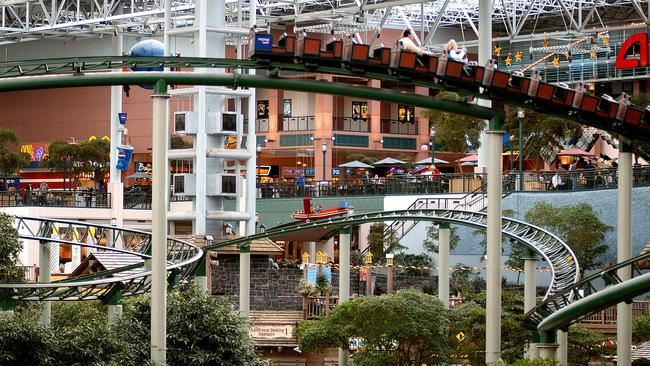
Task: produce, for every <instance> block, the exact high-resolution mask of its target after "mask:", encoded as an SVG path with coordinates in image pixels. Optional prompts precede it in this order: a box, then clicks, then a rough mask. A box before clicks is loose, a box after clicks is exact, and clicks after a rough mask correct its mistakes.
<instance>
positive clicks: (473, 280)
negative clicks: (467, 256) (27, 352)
mask: <svg viewBox="0 0 650 366" xmlns="http://www.w3.org/2000/svg"><path fill="white" fill-rule="evenodd" d="M454 267H455V268H465V267H466V266H465V264H463V263H456V265H454ZM482 289H485V280H483V277H481V274H480V273H478V272H474V271H472V270H469V269H467V270H456V271H453V272H451V276H450V277H449V290H450V292H451V293H452V294H456V295H457V296H462V297H463V298H464V297H465V295H468V294H471V293H474V292H477V291H481V290H482Z"/></svg>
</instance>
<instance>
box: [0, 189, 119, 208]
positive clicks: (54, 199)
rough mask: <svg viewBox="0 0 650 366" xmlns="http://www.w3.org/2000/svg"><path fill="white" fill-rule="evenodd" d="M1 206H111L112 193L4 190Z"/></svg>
mask: <svg viewBox="0 0 650 366" xmlns="http://www.w3.org/2000/svg"><path fill="white" fill-rule="evenodd" d="M0 206H2V207H11V206H44V207H77V208H80V207H85V208H110V207H111V194H110V193H106V192H95V191H93V192H88V191H76V192H75V191H57V190H48V191H45V192H41V191H16V192H7V191H2V192H0Z"/></svg>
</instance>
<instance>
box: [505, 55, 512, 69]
mask: <svg viewBox="0 0 650 366" xmlns="http://www.w3.org/2000/svg"><path fill="white" fill-rule="evenodd" d="M506 65H507V66H512V57H510V55H509V54H508V57H506Z"/></svg>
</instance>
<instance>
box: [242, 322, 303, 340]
mask: <svg viewBox="0 0 650 366" xmlns="http://www.w3.org/2000/svg"><path fill="white" fill-rule="evenodd" d="M294 329H295V326H294V325H289V324H286V325H285V324H279V325H275V324H260V325H253V326H251V331H250V335H251V338H253V339H293V331H294Z"/></svg>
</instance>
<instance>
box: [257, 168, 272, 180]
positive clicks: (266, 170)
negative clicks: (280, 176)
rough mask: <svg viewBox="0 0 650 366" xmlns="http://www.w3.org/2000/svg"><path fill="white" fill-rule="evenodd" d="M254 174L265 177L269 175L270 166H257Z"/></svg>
mask: <svg viewBox="0 0 650 366" xmlns="http://www.w3.org/2000/svg"><path fill="white" fill-rule="evenodd" d="M255 174H256V175H263V176H265V177H266V176H268V175H270V174H271V166H270V165H262V166H258V167H257V170H256V172H255Z"/></svg>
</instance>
